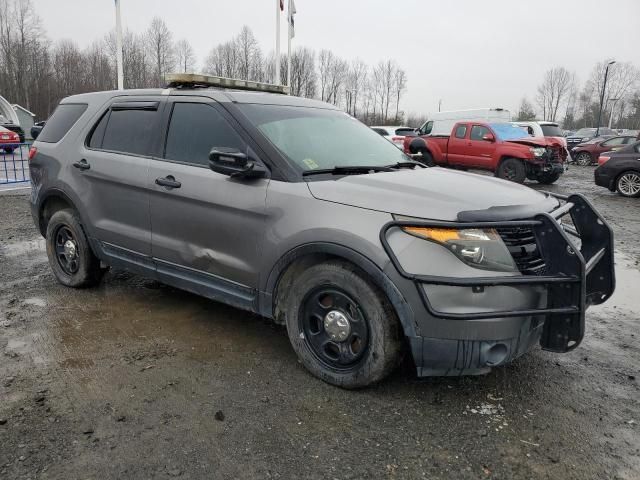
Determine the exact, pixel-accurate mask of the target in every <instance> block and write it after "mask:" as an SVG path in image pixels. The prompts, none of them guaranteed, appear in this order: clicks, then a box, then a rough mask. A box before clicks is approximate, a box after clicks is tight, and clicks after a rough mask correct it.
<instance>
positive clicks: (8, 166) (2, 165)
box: [0, 143, 31, 185]
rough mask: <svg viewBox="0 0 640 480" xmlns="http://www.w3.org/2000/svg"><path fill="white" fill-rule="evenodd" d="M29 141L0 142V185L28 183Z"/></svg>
mask: <svg viewBox="0 0 640 480" xmlns="http://www.w3.org/2000/svg"><path fill="white" fill-rule="evenodd" d="M29 148H31V144H30V143H14V144H0V185H7V184H10V183H28V182H30V179H29Z"/></svg>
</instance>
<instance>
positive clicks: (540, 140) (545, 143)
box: [506, 137, 563, 147]
mask: <svg viewBox="0 0 640 480" xmlns="http://www.w3.org/2000/svg"><path fill="white" fill-rule="evenodd" d="M506 142H508V143H519V144H521V145H531V146H532V147H562V146H563V144H562V142H561V141H560V140H558V139H557V138H556V137H525V138H518V139H516V140H506Z"/></svg>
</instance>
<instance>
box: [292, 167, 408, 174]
mask: <svg viewBox="0 0 640 480" xmlns="http://www.w3.org/2000/svg"><path fill="white" fill-rule="evenodd" d="M393 167H395V165H394V166H383V165H371V166H368V165H353V166H342V167H340V166H337V167H333V168H321V169H318V170H307V171H306V172H302V176H303V177H308V176H310V175H354V174H355V175H358V174H366V173H376V172H393Z"/></svg>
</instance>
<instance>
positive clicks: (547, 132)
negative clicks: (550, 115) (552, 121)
mask: <svg viewBox="0 0 640 480" xmlns="http://www.w3.org/2000/svg"><path fill="white" fill-rule="evenodd" d="M541 127H542V133H543V134H544V136H545V137H563V136H564V135H562V130H560V127H558V126H557V125H541Z"/></svg>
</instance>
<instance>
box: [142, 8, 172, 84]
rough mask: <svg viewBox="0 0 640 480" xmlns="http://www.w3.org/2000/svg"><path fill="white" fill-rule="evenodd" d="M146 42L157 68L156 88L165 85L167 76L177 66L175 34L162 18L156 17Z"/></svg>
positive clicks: (148, 31)
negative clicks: (174, 47) (174, 45)
mask: <svg viewBox="0 0 640 480" xmlns="http://www.w3.org/2000/svg"><path fill="white" fill-rule="evenodd" d="M146 40H147V48H148V49H149V54H150V56H151V58H152V59H153V64H154V66H155V77H156V78H155V83H156V86H160V85H163V84H164V83H165V80H164V77H165V75H166V74H167V73H169V71H170V70H172V69H173V68H174V66H175V56H174V51H173V34H172V33H171V31H170V30H169V27H167V24H166V23H164V21H163V20H162V19H161V18H159V17H155V18H154V19H153V20H152V21H151V25H150V26H149V29H148V30H147V38H146Z"/></svg>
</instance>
